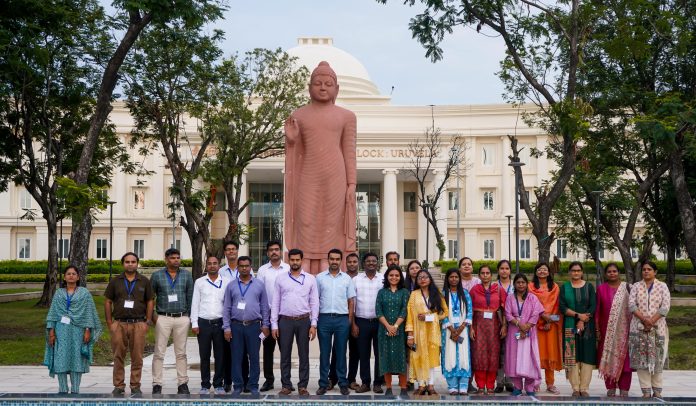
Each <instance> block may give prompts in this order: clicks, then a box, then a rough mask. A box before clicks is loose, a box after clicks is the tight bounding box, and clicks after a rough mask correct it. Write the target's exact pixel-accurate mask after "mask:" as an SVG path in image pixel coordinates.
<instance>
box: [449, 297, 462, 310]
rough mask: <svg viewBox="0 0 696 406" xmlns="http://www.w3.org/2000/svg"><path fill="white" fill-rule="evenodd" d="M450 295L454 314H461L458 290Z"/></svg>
mask: <svg viewBox="0 0 696 406" xmlns="http://www.w3.org/2000/svg"><path fill="white" fill-rule="evenodd" d="M450 297H451V298H452V300H451V302H452V314H455V315H459V311H460V310H461V309H460V308H459V294H457V292H450Z"/></svg>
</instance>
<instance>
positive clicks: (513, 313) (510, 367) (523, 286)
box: [505, 273, 544, 396]
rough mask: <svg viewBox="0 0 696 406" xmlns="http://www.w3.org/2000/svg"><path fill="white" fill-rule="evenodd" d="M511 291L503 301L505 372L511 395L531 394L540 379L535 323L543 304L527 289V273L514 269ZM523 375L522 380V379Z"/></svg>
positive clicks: (532, 394)
mask: <svg viewBox="0 0 696 406" xmlns="http://www.w3.org/2000/svg"><path fill="white" fill-rule="evenodd" d="M513 283H514V285H515V293H514V294H512V295H509V296H508V297H507V299H506V301H505V318H506V319H507V321H508V334H507V338H506V341H505V375H507V376H509V377H510V379H511V380H512V384H513V385H515V390H514V391H513V392H512V394H513V395H515V396H518V395H521V394H522V389H523V388H524V390H525V392H526V393H527V395H529V396H534V395H535V393H534V388H535V387H536V386H538V385H539V384H540V383H541V362H540V361H539V342H538V340H537V332H536V323H537V321H538V320H539V316H540V315H541V314H542V313H544V306H542V305H541V302H539V299H537V297H536V296H535V295H532V294H530V293H529V290H528V288H527V285H528V283H529V282H528V281H527V277H526V276H525V275H524V274H522V273H518V274H517V275H515V279H514V280H513ZM523 379H524V383H523V382H522V380H523Z"/></svg>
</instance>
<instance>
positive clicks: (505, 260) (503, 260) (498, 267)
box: [495, 259, 512, 280]
mask: <svg viewBox="0 0 696 406" xmlns="http://www.w3.org/2000/svg"><path fill="white" fill-rule="evenodd" d="M503 264H508V268H510V273H512V264H511V263H510V261H508V260H507V259H501V260H500V261H498V265H496V266H495V271H496V272H497V273H498V280H500V267H501V266H503ZM511 279H512V278H511Z"/></svg>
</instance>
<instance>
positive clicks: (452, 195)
mask: <svg viewBox="0 0 696 406" xmlns="http://www.w3.org/2000/svg"><path fill="white" fill-rule="evenodd" d="M447 195H448V197H449V199H448V201H449V205H448V206H449V209H450V210H457V208H459V193H458V192H447Z"/></svg>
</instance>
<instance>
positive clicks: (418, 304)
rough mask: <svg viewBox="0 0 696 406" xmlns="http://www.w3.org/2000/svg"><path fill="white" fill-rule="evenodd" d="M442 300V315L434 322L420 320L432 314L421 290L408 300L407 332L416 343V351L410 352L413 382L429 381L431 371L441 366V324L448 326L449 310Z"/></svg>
mask: <svg viewBox="0 0 696 406" xmlns="http://www.w3.org/2000/svg"><path fill="white" fill-rule="evenodd" d="M441 300H442V310H443V312H442V313H441V314H435V320H434V321H421V320H418V315H419V314H422V313H425V314H430V313H431V312H430V309H428V307H427V306H426V304H425V299H424V298H423V294H422V292H421V290H420V289H418V290H414V291H413V292H411V296H410V297H409V299H408V315H407V316H406V331H407V332H408V331H410V332H412V333H411V334H409V335H412V336H413V338H414V341H415V343H416V351H409V352H410V354H411V355H410V370H409V372H411V375H410V379H411V381H412V382H413V381H420V382H422V381H427V380H428V378H429V376H430V370H431V369H433V368H436V367H439V366H440V346H441V342H440V339H441V333H440V323H441V322H442V323H443V325H444V326H447V323H448V321H447V314H448V312H449V309H448V308H447V304H446V303H445V299H441Z"/></svg>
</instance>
